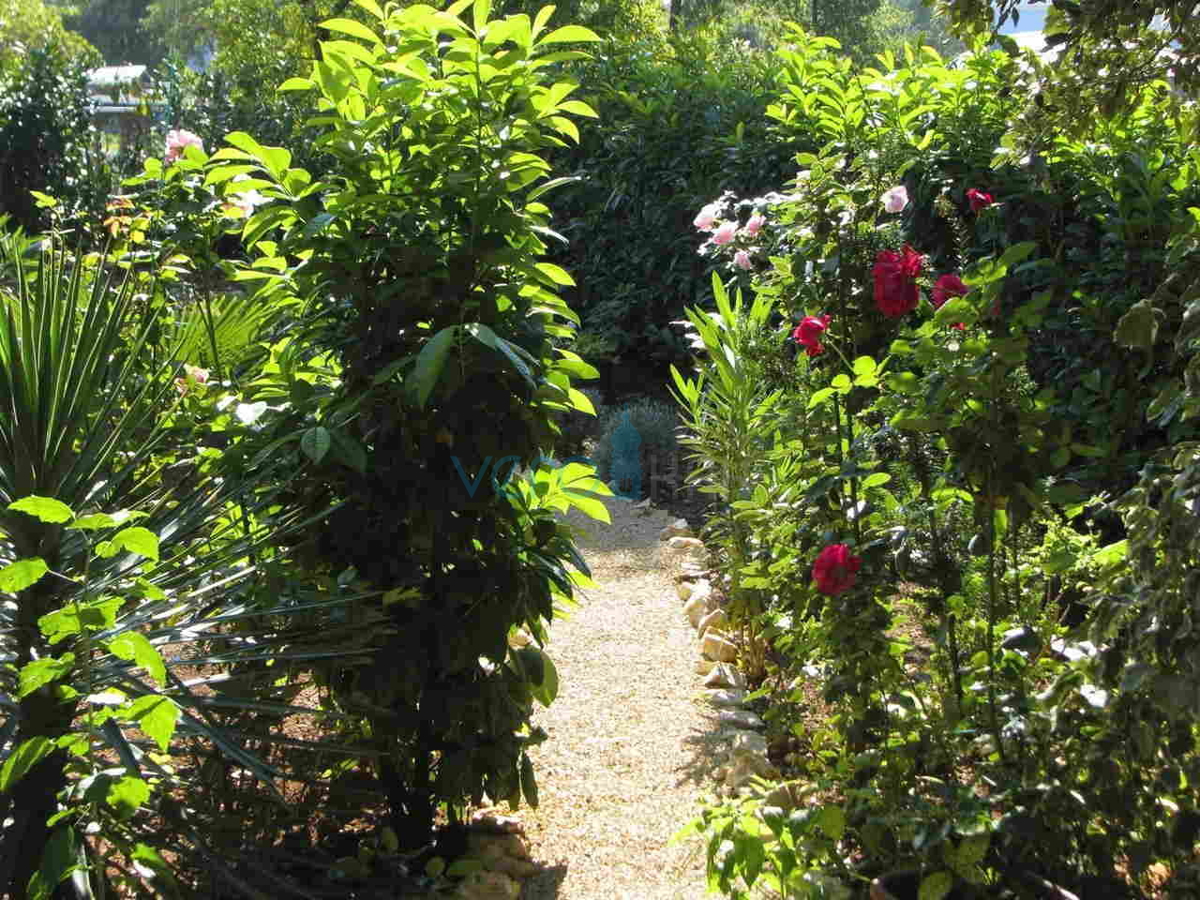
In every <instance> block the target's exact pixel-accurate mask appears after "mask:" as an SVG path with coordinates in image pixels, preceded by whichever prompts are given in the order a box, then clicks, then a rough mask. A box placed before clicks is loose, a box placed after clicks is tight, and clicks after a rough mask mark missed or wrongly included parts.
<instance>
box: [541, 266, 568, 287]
mask: <svg viewBox="0 0 1200 900" xmlns="http://www.w3.org/2000/svg"><path fill="white" fill-rule="evenodd" d="M535 268H536V269H537V270H538V271H539V272H541V273H542V274H543V275H545V276H546V277H547V278H549V279H550V280H551V281H553V282H554V283H555V284H560V285H563V286H564V287H573V286H574V285H575V279H574V278H572V277H571V276H570V274H569V273H568V272H567V270H566V269H564V268H563V267H562V266H556V265H554V263H548V262H541V263H538V264H537V265H536V266H535Z"/></svg>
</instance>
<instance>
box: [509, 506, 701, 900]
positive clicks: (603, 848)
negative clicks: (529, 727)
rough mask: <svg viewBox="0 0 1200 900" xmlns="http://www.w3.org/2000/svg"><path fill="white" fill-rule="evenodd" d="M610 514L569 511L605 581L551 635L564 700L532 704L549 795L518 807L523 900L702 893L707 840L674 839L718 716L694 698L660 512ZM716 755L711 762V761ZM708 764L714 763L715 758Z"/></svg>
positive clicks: (681, 897) (690, 652)
mask: <svg viewBox="0 0 1200 900" xmlns="http://www.w3.org/2000/svg"><path fill="white" fill-rule="evenodd" d="M608 507H609V511H610V514H611V515H612V519H613V521H612V524H611V525H605V524H602V523H599V522H591V521H590V520H584V519H582V518H581V517H580V518H577V517H576V516H574V515H572V517H571V519H570V521H571V522H572V524H582V523H583V522H587V524H586V525H585V526H584V527H586V529H587V531H588V532H590V533H589V534H586V535H581V539H580V545H581V547H582V548H583V552H584V556H585V558H586V559H587V561H588V565H589V566H590V567H591V569H592V577H593V579H594V580H595V582H596V584H597V587H596V588H595V589H592V590H589V591H588V592H587V595H586V597H585V598H584V599H583V601H582V603H581V604H580V606H579V607H578V608H577V609H575V610H573V611H572V613H571V615H570V617H569V618H565V619H560V620H556V621H555V623H554V625H553V627H552V628H551V634H550V642H549V644H548V646H547V648H546V649H547V651H548V652H549V654H550V656H551V658H552V659H553V660H554V662H555V665H556V666H557V667H558V672H559V682H560V687H559V694H558V699H557V700H556V701H555V702H554V703H553V704H551V706H550V707H549V708H548V709H541V708H540V707H539V708H538V711H537V712H535V714H534V722H535V724H538V725H541V726H542V727H543V728H545V729H546V731H547V732H548V733H549V735H550V739H549V740H548V741H547V742H546V743H544V744H542V745H541V746H540V747H537V748H534V749H533V750H532V751H531V753H530V755H531V756H532V757H533V762H534V766H535V769H536V771H537V778H538V787H539V794H540V798H541V805H540V806H539V808H538V809H537V810H536V811H535V810H529V809H524V810H523V811H522V812H521V818H522V820H523V821H524V822H525V827H526V832H527V835H528V837H529V840H530V844H531V848H532V853H533V857H534V859H535V860H536V861H538V862H539V863H540V864H541V865H542V866H543V870H542V871H541V873H540V874H538V875H536V876H534V877H533V878H532V879H530V880H529V881H527V882H526V884H525V887H524V890H523V892H522V895H521V896H522V900H701V898H703V897H704V896H705V889H704V855H703V847H702V845H701V844H699V842H698V840H697V839H696V838H690V839H689V840H688V841H686V842H683V843H670V839H671V837H672V835H674V834H675V833H676V832H677V831H678V830H679V829H680V828H681V827H682V826H683V825H685V824H686V823H687V822H688V821H689V820H690V819H691V818H692V817H693V816H694V815H695V813H696V810H697V799H698V796H699V793H700V791H701V786H702V785H703V784H704V780H705V778H706V771H707V768H708V767H706V766H705V764H704V763H705V759H706V755H707V754H706V753H705V751H704V744H705V736H706V735H709V734H711V732H712V730H713V725H712V714H711V713H710V712H708V711H707V708H706V707H705V706H704V705H703V704H702V703H701V702H700V701H699V700H698V694H699V691H700V678H699V677H698V676H697V674H696V672H695V664H696V660H697V658H698V657H697V654H696V637H695V633H694V632H693V631H692V630H691V628H690V627H689V626H688V623H687V620H686V619H685V618H684V616H683V615H682V614H681V612H680V603H679V601H678V599H677V598H676V594H675V589H674V584H673V580H672V577H671V575H672V572H673V569H668V568H667V563H668V562H669V559H668V556H667V554H669V553H671V554H672V555H673V553H672V551H667V550H665V549H663V545H661V544H660V542H659V540H658V533H659V531H660V530H661V529H662V527H663V526H664V525H665V524H667V523H668V521H670V518H669V517H668V516H667V515H666V513H664V512H661V511H657V510H655V511H653V512H651V514H649V515H641V514H640V511H638V510H635V509H634V508H633V505H632V504H631V503H629V502H627V501H624V500H621V499H612V500H610V501H609V502H608ZM710 766H711V764H710ZM710 766H709V767H710Z"/></svg>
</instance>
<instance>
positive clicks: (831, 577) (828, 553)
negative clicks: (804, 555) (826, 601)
mask: <svg viewBox="0 0 1200 900" xmlns="http://www.w3.org/2000/svg"><path fill="white" fill-rule="evenodd" d="M861 566H862V560H861V559H860V558H859V557H857V556H853V555H851V553H850V548H849V547H847V546H846V545H845V544H830V545H829V546H828V547H826V548H825V549H824V550H822V551H821V552H820V553H819V554H817V561H816V562H814V563H813V571H812V574H813V581H815V582H816V583H817V590H818V591H820V592H821V593H822V594H829V596H831V597H834V596H837V595H838V594H844V593H845V592H846V591H848V590H850V588H852V587H854V581H855V578H856V577H857V575H856V573H857V572H858V570H859V568H860V567H861Z"/></svg>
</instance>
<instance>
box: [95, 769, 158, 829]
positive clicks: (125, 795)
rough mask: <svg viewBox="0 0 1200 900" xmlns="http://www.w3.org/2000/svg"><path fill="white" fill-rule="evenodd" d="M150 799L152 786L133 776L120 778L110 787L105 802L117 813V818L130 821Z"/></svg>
mask: <svg viewBox="0 0 1200 900" xmlns="http://www.w3.org/2000/svg"><path fill="white" fill-rule="evenodd" d="M149 799H150V785H148V784H146V782H144V781H142V779H140V778H137V777H135V776H133V775H125V776H124V777H122V778H118V779H117V780H116V781H114V782H112V784H110V785H109V786H108V793H107V795H106V796H105V798H104V801H105V802H106V803H107V804H108V805H109V806H111V807H112V808H113V809H115V810H116V811H117V816H118V817H119V818H122V819H128V818H129V817H130V816H132V815H133V814H134V813H135V812H137V811H138V810H139V809H141V807H142V804H143V803H145V802H146V801H147V800H149Z"/></svg>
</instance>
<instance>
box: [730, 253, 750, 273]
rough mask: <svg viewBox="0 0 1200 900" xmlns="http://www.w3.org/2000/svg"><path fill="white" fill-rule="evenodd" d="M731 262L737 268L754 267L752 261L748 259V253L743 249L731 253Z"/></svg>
mask: <svg viewBox="0 0 1200 900" xmlns="http://www.w3.org/2000/svg"><path fill="white" fill-rule="evenodd" d="M733 264H734V265H735V266H737V267H738V268H739V269H750V268H753V267H754V263H752V262H751V261H750V254H749V253H747V252H746V251H745V250H739V251H738V252H737V253H735V254H733Z"/></svg>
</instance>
